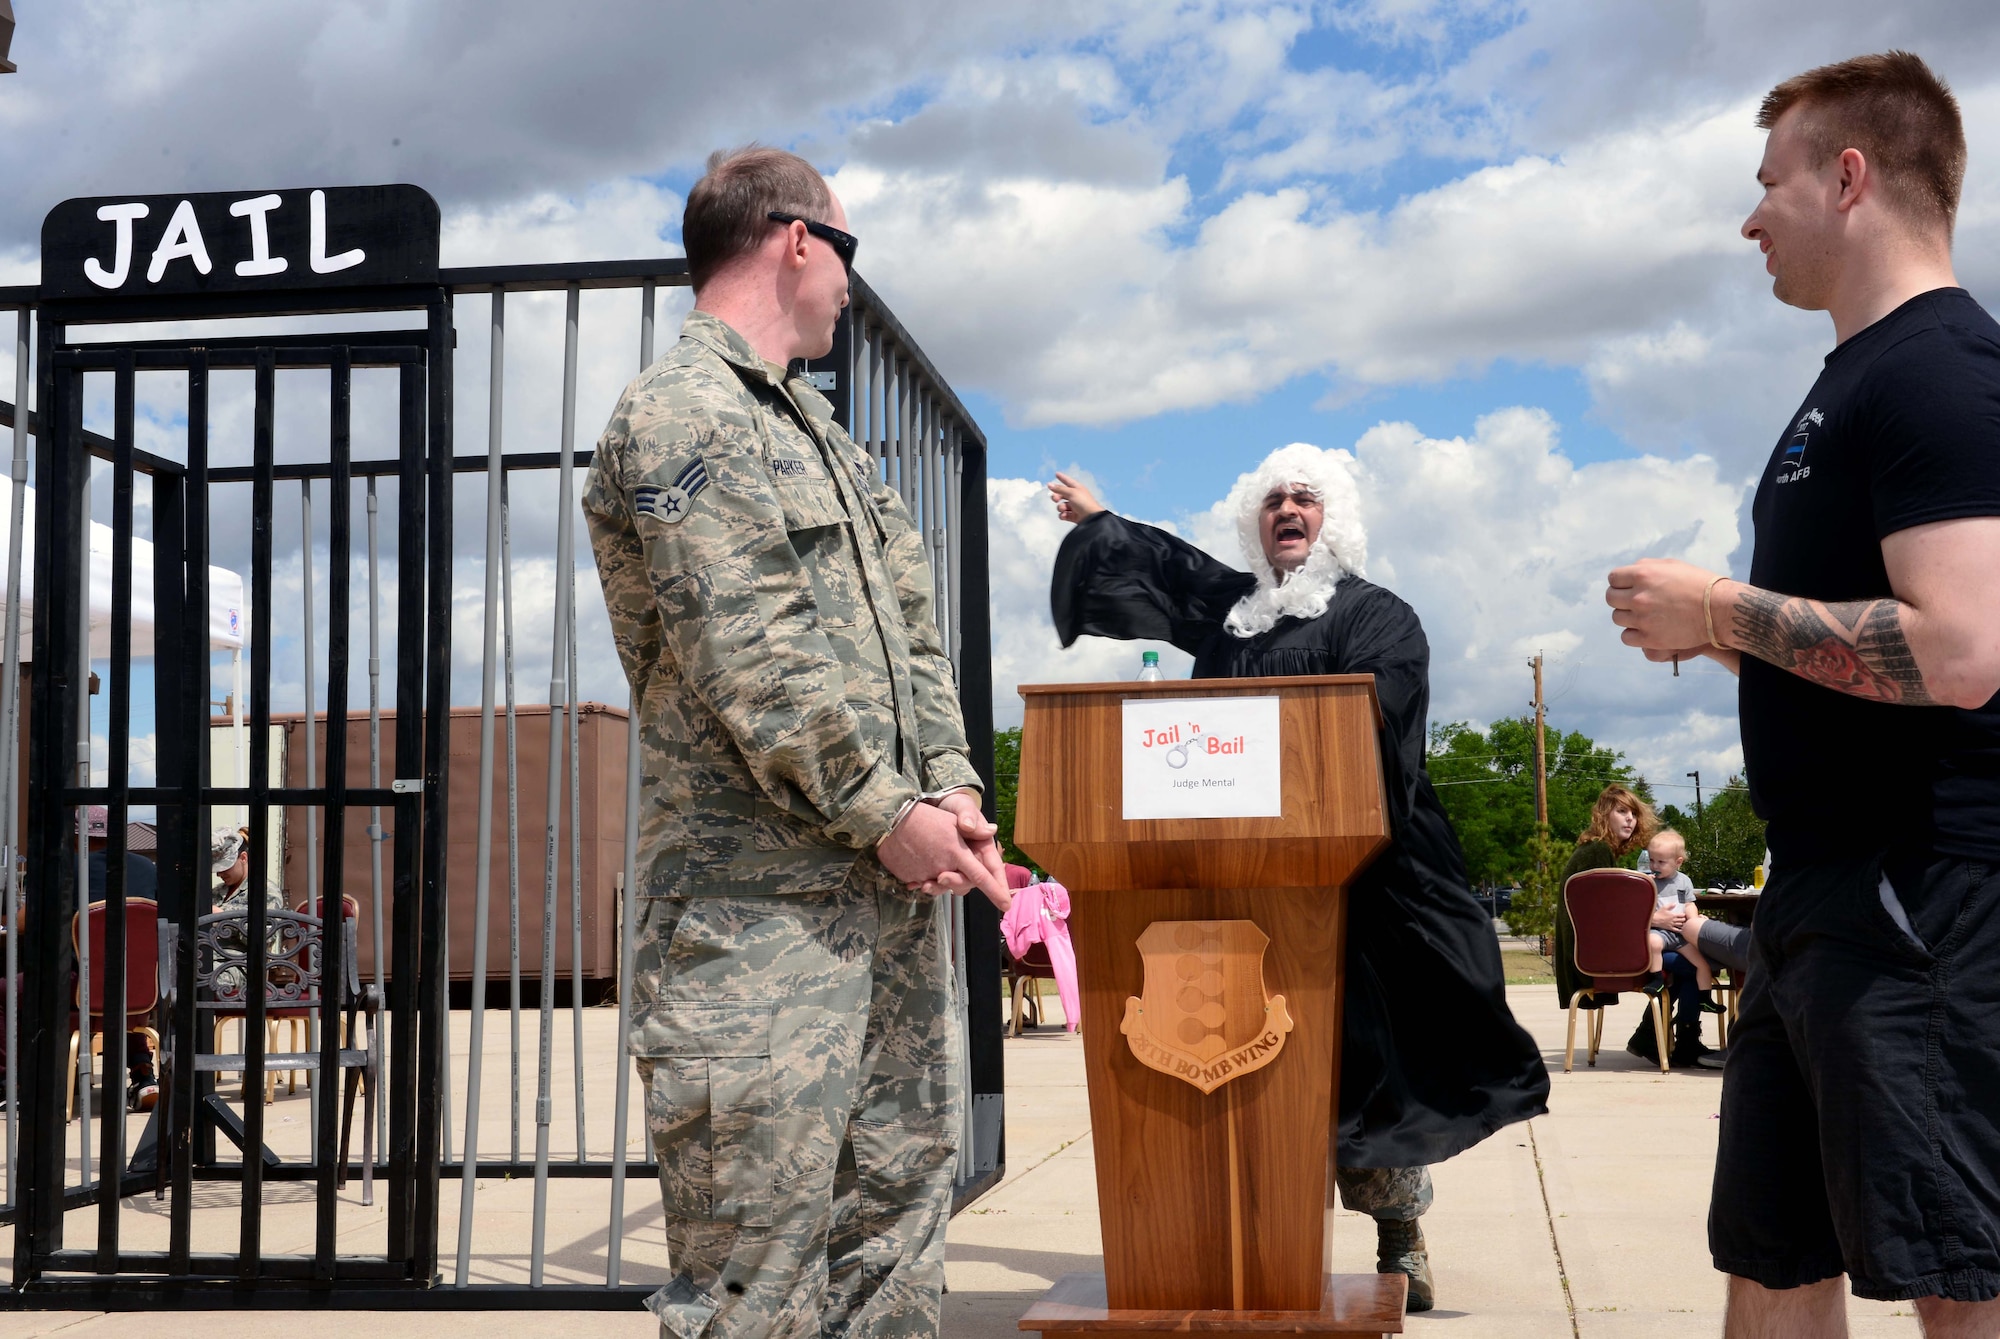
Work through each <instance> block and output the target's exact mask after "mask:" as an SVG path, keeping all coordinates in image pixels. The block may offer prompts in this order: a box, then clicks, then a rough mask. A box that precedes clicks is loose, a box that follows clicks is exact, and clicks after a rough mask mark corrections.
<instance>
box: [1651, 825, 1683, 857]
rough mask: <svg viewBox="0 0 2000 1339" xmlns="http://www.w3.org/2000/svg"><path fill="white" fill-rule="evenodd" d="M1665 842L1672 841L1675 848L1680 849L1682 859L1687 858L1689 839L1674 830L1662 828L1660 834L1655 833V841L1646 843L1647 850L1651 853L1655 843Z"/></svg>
mask: <svg viewBox="0 0 2000 1339" xmlns="http://www.w3.org/2000/svg"><path fill="white" fill-rule="evenodd" d="M1664 841H1671V842H1672V843H1673V844H1674V845H1675V846H1677V847H1679V848H1680V853H1681V855H1682V857H1683V858H1685V857H1686V855H1687V853H1688V840H1687V838H1685V837H1683V836H1681V834H1680V833H1678V832H1676V831H1674V830H1673V829H1672V828H1661V829H1660V830H1659V831H1658V832H1656V833H1654V834H1653V841H1649V842H1647V843H1646V849H1647V850H1649V851H1650V850H1652V849H1653V842H1664Z"/></svg>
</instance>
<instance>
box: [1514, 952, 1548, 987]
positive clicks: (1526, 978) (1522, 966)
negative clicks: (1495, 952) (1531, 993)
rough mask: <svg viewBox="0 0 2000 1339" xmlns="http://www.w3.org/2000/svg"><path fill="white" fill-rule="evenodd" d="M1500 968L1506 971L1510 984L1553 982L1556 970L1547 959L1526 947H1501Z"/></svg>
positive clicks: (1544, 983) (1540, 984) (1538, 984)
mask: <svg viewBox="0 0 2000 1339" xmlns="http://www.w3.org/2000/svg"><path fill="white" fill-rule="evenodd" d="M1500 970H1501V971H1503V972H1505V973H1506V975H1507V984H1508V985H1510V986H1543V985H1553V984H1555V979H1556V971H1555V968H1554V967H1552V966H1550V965H1549V960H1548V959H1547V958H1544V957H1543V956H1542V955H1541V954H1539V953H1530V952H1528V951H1527V950H1526V949H1501V950H1500Z"/></svg>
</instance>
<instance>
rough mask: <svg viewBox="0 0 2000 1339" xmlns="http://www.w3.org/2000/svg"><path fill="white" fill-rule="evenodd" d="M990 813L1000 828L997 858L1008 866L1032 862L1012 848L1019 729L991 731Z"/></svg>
mask: <svg viewBox="0 0 2000 1339" xmlns="http://www.w3.org/2000/svg"><path fill="white" fill-rule="evenodd" d="M993 789H994V795H993V812H994V815H995V819H994V821H995V822H996V823H997V824H998V825H999V827H1000V858H1001V859H1003V860H1005V861H1006V862H1007V863H1008V864H1010V865H1026V866H1028V867H1029V868H1030V869H1032V868H1034V867H1035V862H1034V861H1032V860H1030V859H1028V857H1027V856H1025V855H1023V854H1022V853H1021V848H1020V847H1018V846H1016V845H1014V804H1015V801H1016V799H1017V798H1018V797H1019V795H1020V793H1021V727H1020V726H1018V725H1017V726H1015V727H1014V728H1013V729H1012V730H995V731H994V732H993Z"/></svg>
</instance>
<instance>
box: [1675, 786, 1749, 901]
mask: <svg viewBox="0 0 2000 1339" xmlns="http://www.w3.org/2000/svg"><path fill="white" fill-rule="evenodd" d="M1660 818H1661V820H1662V821H1663V822H1664V823H1665V824H1666V825H1667V826H1668V827H1670V828H1673V829H1675V830H1676V831H1678V832H1679V833H1680V834H1681V836H1683V837H1685V838H1687V845H1688V858H1687V867H1686V868H1687V876H1688V878H1690V879H1692V880H1693V881H1694V883H1695V885H1696V886H1697V887H1701V888H1717V887H1723V886H1725V885H1728V884H1732V883H1749V882H1750V875H1751V872H1752V871H1753V870H1754V869H1755V868H1756V866H1757V865H1758V864H1759V863H1760V862H1761V861H1762V860H1763V859H1764V820H1763V819H1761V818H1759V817H1757V815H1756V814H1755V813H1754V812H1752V811H1751V808H1750V791H1749V789H1748V788H1747V787H1746V786H1745V785H1744V784H1743V778H1742V777H1740V776H1733V777H1731V778H1729V782H1728V784H1727V785H1725V786H1724V787H1723V788H1722V790H1721V792H1720V793H1718V794H1717V795H1716V796H1715V797H1714V798H1713V799H1711V800H1709V802H1708V803H1707V804H1705V805H1703V806H1702V807H1701V809H1700V810H1699V811H1693V810H1683V809H1680V808H1677V807H1675V806H1674V805H1668V806H1667V807H1666V808H1664V809H1662V810H1661V811H1660Z"/></svg>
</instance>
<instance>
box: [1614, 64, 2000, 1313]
mask: <svg viewBox="0 0 2000 1339" xmlns="http://www.w3.org/2000/svg"><path fill="white" fill-rule="evenodd" d="M1758 123H1759V125H1761V126H1763V127H1764V128H1765V129H1767V130H1769V131H1770V138H1769V140H1768V141H1767V143H1766V146H1765V151H1764V161H1763V165H1762V167H1761V168H1760V170H1759V171H1758V180H1759V181H1760V182H1761V183H1762V185H1763V188H1764V198H1763V201H1762V203H1760V204H1759V205H1758V207H1757V210H1756V212H1754V213H1753V214H1751V216H1750V218H1749V220H1748V221H1747V222H1746V223H1745V224H1744V225H1743V232H1744V235H1745V236H1746V237H1748V238H1750V239H1751V240H1753V241H1755V242H1757V243H1758V244H1759V246H1760V247H1761V249H1762V250H1763V252H1764V255H1765V257H1766V268H1767V269H1768V271H1769V272H1770V273H1771V274H1772V275H1773V276H1774V278H1775V281H1776V282H1775V284H1774V291H1775V293H1776V294H1777V296H1778V297H1779V298H1780V299H1781V300H1782V301H1785V302H1787V303H1790V304H1792V305H1793V306H1797V307H1804V308H1807V309H1809V310H1823V311H1826V312H1828V313H1829V314H1830V315H1831V316H1832V317H1833V323H1834V336H1835V340H1836V346H1835V348H1834V350H1833V352H1831V353H1830V354H1828V355H1827V358H1826V364H1825V368H1824V370H1823V371H1822V372H1821V373H1820V376H1819V379H1818V380H1817V381H1816V382H1815V383H1814V385H1813V387H1812V390H1811V392H1810V393H1809V394H1808V395H1807V396H1806V398H1805V400H1804V401H1803V402H1802V403H1801V404H1800V406H1799V408H1798V411H1797V413H1796V414H1795V415H1794V416H1793V418H1792V420H1791V421H1790V423H1788V424H1787V426H1786V428H1785V430H1784V432H1783V434H1782V435H1781V436H1780V437H1779V439H1778V443H1777V446H1776V449H1775V450H1774V451H1773V452H1772V455H1771V460H1770V463H1769V465H1768V466H1767V467H1766V468H1765V470H1764V474H1763V477H1762V479H1761V480H1760V481H1759V483H1758V486H1757V495H1756V501H1755V504H1754V509H1753V516H1754V519H1755V523H1756V543H1755V550H1754V553H1753V555H1752V557H1751V564H1750V580H1749V581H1748V582H1747V583H1745V582H1739V581H1734V580H1731V579H1730V578H1728V577H1726V576H1719V575H1717V574H1715V573H1711V572H1704V571H1701V570H1699V569H1697V568H1694V567H1691V566H1689V565H1688V564H1685V563H1678V562H1670V561H1663V560H1657V559H1648V560H1645V561H1642V562H1640V563H1637V564H1635V565H1633V566H1631V567H1625V568H1620V569H1619V570H1618V571H1616V572H1613V573H1612V574H1611V579H1610V589H1609V591H1608V592H1607V595H1606V598H1607V600H1608V601H1609V602H1610V604H1611V605H1612V607H1613V609H1614V610H1615V611H1616V612H1614V614H1613V615H1612V617H1613V621H1614V622H1616V623H1617V624H1619V625H1620V626H1621V627H1623V628H1624V629H1625V633H1624V640H1625V641H1626V642H1627V643H1628V644H1630V645H1633V646H1640V647H1644V648H1645V649H1646V654H1647V656H1648V657H1649V658H1650V659H1653V660H1666V659H1669V658H1671V657H1675V656H1679V657H1682V658H1685V657H1689V656H1694V655H1708V656H1711V657H1713V658H1714V659H1716V660H1718V661H1720V662H1721V663H1722V664H1724V665H1726V666H1728V667H1729V668H1730V669H1732V670H1735V671H1737V672H1738V673H1740V674H1741V676H1742V682H1741V688H1740V703H1739V706H1740V715H1741V718H1742V729H1743V752H1744V760H1745V764H1746V767H1747V770H1748V773H1749V782H1750V794H1751V800H1752V802H1753V804H1754V805H1755V806H1756V809H1757V812H1758V813H1759V814H1760V815H1761V816H1762V817H1763V818H1764V819H1765V820H1766V821H1767V822H1768V824H1769V834H1770V835H1769V841H1770V847H1771V856H1772V874H1771V878H1770V881H1769V883H1768V884H1767V886H1766V888H1765V890H1764V898H1763V902H1762V904H1761V905H1760V907H1759V910H1758V914H1757V920H1756V924H1755V927H1754V930H1753V934H1752V949H1751V957H1752V961H1753V963H1754V964H1755V967H1754V970H1752V971H1751V972H1750V973H1749V975H1748V979H1747V982H1746V985H1745V989H1744V998H1743V1010H1742V1017H1741V1020H1740V1022H1739V1024H1738V1026H1737V1027H1736V1029H1734V1031H1733V1032H1732V1036H1731V1045H1730V1047H1729V1059H1728V1067H1727V1070H1726V1071H1725V1074H1724V1082H1723V1093H1722V1129H1721V1135H1720V1145H1719V1148H1718V1151H1717V1156H1716V1175H1715V1193H1714V1200H1713V1204H1712V1207H1711V1210H1710V1215H1709V1247H1710V1251H1711V1253H1712V1254H1713V1256H1714V1258H1715V1264H1716V1267H1717V1268H1718V1269H1721V1270H1723V1271H1725V1272H1726V1273H1728V1274H1729V1275H1731V1278H1730V1288H1729V1329H1728V1333H1730V1334H1787V1335H1789V1334H1802V1335H1803V1334H1811V1335H1841V1334H1845V1333H1846V1301H1845V1298H1844V1297H1843V1296H1842V1294H1841V1292H1840V1276H1841V1275H1842V1274H1843V1273H1844V1274H1846V1275H1847V1276H1848V1278H1849V1280H1850V1283H1851V1286H1852V1288H1853V1291H1854V1292H1855V1293H1856V1294H1857V1295H1860V1296H1863V1297H1873V1298H1884V1299H1897V1300H1901V1299H1914V1301H1915V1303H1916V1309H1917V1313H1918V1315H1919V1316H1920V1317H1921V1318H1922V1320H1923V1323H1924V1328H1925V1330H1926V1332H1927V1333H1929V1334H1932V1335H1938V1334H1947V1333H1948V1334H1953V1335H1958V1334H1966V1335H1972V1334H1980V1335H1994V1334H2000V1301H1996V1300H1995V1299H1996V1298H2000V325H1996V324H1995V322H1994V321H1993V319H1992V318H1991V317H1989V316H1988V315H1987V314H1986V312H1985V311H1984V310H1982V309H1981V308H1980V306H1979V305H1978V304H1977V303H1975V302H1974V301H1973V300H1972V298H1971V297H1970V296H1969V295H1968V294H1967V293H1966V292H1965V290H1963V289H1962V288H1960V287H1958V284H1957V280H1956V279H1955V278H1954V277H1953V274H1952V265H1951V229H1952V222H1953V219H1954V216H1955V212H1956V209H1957V205H1958V192H1959V184H1960V181H1961V180H1962V178H1963V174H1964V165H1965V138H1964V133H1963V130H1962V128H1961V125H1960V121H1959V115H1958V106H1957V103H1956V101H1955V100H1954V99H1953V98H1952V96H1951V93H1950V92H1949V90H1947V89H1946V88H1945V87H1944V85H1943V84H1942V83H1941V82H1939V81H1938V80H1937V78H1936V77H1935V76H1934V75H1932V73H1931V72H1930V70H1929V69H1927V68H1926V67H1925V65H1924V63H1923V62H1922V61H1920V60H1918V59H1917V58H1916V57H1915V56H1912V55H1909V54H1907V53H1902V52H1891V53H1889V54H1887V55H1884V56H1868V57H1862V58H1859V59H1857V60H1851V61H1845V62H1842V63H1841V64H1839V65H1831V66H1826V67H1824V68H1822V69H1818V70H1813V71H1811V72H1809V73H1807V74H1803V75H1799V76H1798V77H1796V78H1794V79H1790V80H1787V81H1786V82H1785V83H1782V84H1780V85H1779V86H1778V87H1777V88H1776V89H1774V90H1772V92H1771V94H1770V96H1768V97H1767V98H1766V99H1765V101H1764V105H1763V108H1762V111H1761V112H1760V115H1759V118H1758Z"/></svg>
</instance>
